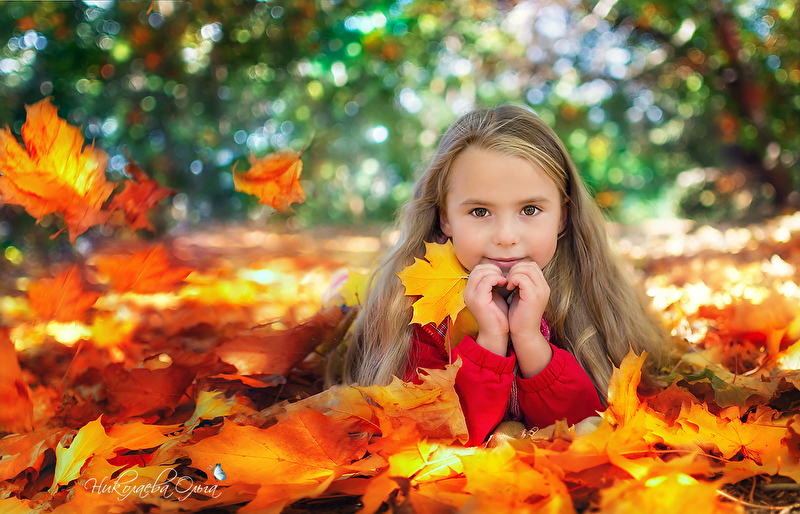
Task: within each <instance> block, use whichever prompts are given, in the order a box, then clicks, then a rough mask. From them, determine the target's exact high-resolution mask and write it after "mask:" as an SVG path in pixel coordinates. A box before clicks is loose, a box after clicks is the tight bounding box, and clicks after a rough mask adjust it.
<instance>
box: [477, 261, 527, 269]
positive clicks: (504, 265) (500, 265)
mask: <svg viewBox="0 0 800 514" xmlns="http://www.w3.org/2000/svg"><path fill="white" fill-rule="evenodd" d="M523 260H524V259H486V261H487V262H488V263H490V264H494V265H495V266H497V267H498V268H500V269H511V268H513V267H514V265H515V264H517V263H519V262H522V261H523Z"/></svg>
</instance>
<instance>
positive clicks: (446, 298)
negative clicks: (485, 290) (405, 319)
mask: <svg viewBox="0 0 800 514" xmlns="http://www.w3.org/2000/svg"><path fill="white" fill-rule="evenodd" d="M397 276H398V277H400V280H401V281H402V283H403V285H404V286H405V288H406V296H421V298H419V299H418V300H416V301H415V302H414V304H413V305H412V307H413V309H414V315H413V316H412V318H411V323H419V324H420V325H427V324H428V323H436V324H437V325H438V324H440V323H441V322H442V321H444V319H445V318H446V317H448V316H450V319H451V320H455V319H456V318H457V316H458V314H459V313H460V312H461V311H462V310H464V309H466V305H465V304H464V287H466V285H467V279H468V278H469V274H468V273H467V271H466V270H465V269H464V266H462V265H461V263H460V262H459V261H458V258H457V257H456V254H455V251H454V250H453V244H452V243H451V242H450V241H448V242H447V243H445V244H437V243H425V260H422V259H416V258H415V259H414V264H411V265H410V266H407V267H406V268H405V269H404V270H403V271H401V272H400V273H398V274H397Z"/></svg>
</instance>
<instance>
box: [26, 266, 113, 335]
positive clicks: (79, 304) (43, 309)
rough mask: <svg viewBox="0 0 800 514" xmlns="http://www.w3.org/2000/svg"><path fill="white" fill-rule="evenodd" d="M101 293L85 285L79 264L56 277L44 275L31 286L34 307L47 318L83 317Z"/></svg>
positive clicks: (77, 318)
mask: <svg viewBox="0 0 800 514" xmlns="http://www.w3.org/2000/svg"><path fill="white" fill-rule="evenodd" d="M100 296H101V295H100V293H94V292H91V291H85V290H84V289H83V285H82V284H81V279H80V274H79V273H78V266H77V265H75V266H73V267H72V268H70V269H68V270H66V271H63V272H61V273H59V274H58V275H57V276H56V277H55V278H53V279H41V280H38V281H36V282H33V283H31V284H30V285H29V286H28V302H29V303H30V306H31V309H33V310H34V311H35V312H36V313H37V314H39V316H41V317H42V318H44V319H46V320H56V321H62V322H68V321H82V320H83V319H84V318H85V317H86V311H87V310H89V309H90V308H91V307H92V306H93V305H94V304H95V303H96V302H97V299H98V298H100Z"/></svg>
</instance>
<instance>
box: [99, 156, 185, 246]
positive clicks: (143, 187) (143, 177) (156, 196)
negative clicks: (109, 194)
mask: <svg viewBox="0 0 800 514" xmlns="http://www.w3.org/2000/svg"><path fill="white" fill-rule="evenodd" d="M128 160H129V162H128V165H127V166H126V167H125V170H126V171H127V172H128V174H130V175H131V176H132V177H133V180H128V181H126V182H125V189H124V190H123V191H122V192H120V193H117V194H116V195H114V198H113V199H112V200H111V203H110V204H109V206H108V210H109V211H122V214H123V215H124V222H125V224H126V225H128V228H130V229H131V231H132V232H135V231H136V230H138V229H140V228H143V229H147V230H149V231H151V232H153V231H155V228H154V227H153V224H152V223H150V220H149V219H147V211H149V210H150V209H152V208H153V207H154V206H155V205H156V204H157V203H158V201H159V200H162V199H164V198H168V197H170V196H173V195H175V193H176V191H175V190H174V189H170V188H168V187H164V186H162V185H161V184H159V183H158V182H156V181H155V180H153V179H151V178H150V177H149V176H148V175H147V173H145V172H144V171H143V170H142V169H141V168H140V167H139V166H137V165H136V163H134V162H132V161H130V156H128Z"/></svg>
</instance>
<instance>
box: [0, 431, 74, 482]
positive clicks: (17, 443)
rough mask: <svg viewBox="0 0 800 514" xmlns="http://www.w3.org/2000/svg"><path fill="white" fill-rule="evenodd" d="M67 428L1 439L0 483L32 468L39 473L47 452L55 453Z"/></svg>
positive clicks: (13, 435) (14, 435)
mask: <svg viewBox="0 0 800 514" xmlns="http://www.w3.org/2000/svg"><path fill="white" fill-rule="evenodd" d="M67 430H68V429H66V428H60V427H59V428H47V429H43V430H38V431H35V432H29V433H27V434H12V435H8V436H6V437H4V438H2V439H0V455H2V456H3V458H2V459H0V481H4V480H8V479H11V478H14V477H15V476H17V475H18V474H19V473H21V472H22V471H24V470H26V469H28V468H31V469H33V470H35V471H39V468H40V467H41V465H42V463H43V462H44V456H45V451H46V450H48V449H49V450H51V451H54V450H55V448H56V446H57V445H58V442H59V441H60V440H61V437H62V436H63V435H64V434H65V433H66V432H67Z"/></svg>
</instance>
